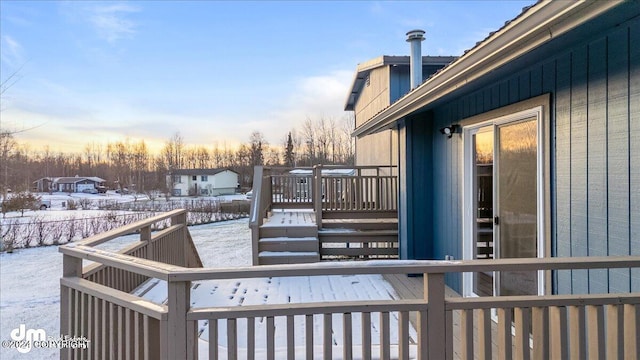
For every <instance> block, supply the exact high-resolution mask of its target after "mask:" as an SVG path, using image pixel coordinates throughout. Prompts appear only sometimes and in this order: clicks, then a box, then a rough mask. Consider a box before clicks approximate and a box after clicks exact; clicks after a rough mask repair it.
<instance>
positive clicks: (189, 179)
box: [167, 169, 238, 196]
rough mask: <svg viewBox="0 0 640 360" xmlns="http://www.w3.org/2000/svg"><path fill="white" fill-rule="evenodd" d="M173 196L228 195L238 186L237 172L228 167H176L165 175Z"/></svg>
mask: <svg viewBox="0 0 640 360" xmlns="http://www.w3.org/2000/svg"><path fill="white" fill-rule="evenodd" d="M167 187H168V188H169V189H171V195H173V196H194V195H205V196H217V195H230V194H234V193H235V192H236V189H237V188H238V173H237V172H235V171H233V170H229V169H177V170H173V171H171V172H170V173H169V175H167Z"/></svg>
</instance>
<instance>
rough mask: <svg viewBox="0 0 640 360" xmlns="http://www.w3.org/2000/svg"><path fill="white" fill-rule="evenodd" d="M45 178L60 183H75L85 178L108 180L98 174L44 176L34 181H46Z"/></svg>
mask: <svg viewBox="0 0 640 360" xmlns="http://www.w3.org/2000/svg"><path fill="white" fill-rule="evenodd" d="M45 180H48V181H51V182H55V183H58V184H74V183H77V182H79V181H83V180H89V181H93V182H97V183H103V182H105V181H106V180H105V179H102V178H99V177H97V176H60V177H43V178H41V179H38V180H36V181H34V183H35V182H39V181H45Z"/></svg>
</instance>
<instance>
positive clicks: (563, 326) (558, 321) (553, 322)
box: [549, 306, 568, 359]
mask: <svg viewBox="0 0 640 360" xmlns="http://www.w3.org/2000/svg"><path fill="white" fill-rule="evenodd" d="M567 344H568V341H567V311H566V308H565V307H564V306H551V307H549V350H550V352H551V357H552V358H556V359H566V358H567V356H568V352H567Z"/></svg>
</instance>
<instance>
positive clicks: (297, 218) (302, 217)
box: [262, 209, 316, 227]
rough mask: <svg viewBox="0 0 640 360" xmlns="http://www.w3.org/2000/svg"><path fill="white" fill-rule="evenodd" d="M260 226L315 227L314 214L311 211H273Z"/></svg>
mask: <svg viewBox="0 0 640 360" xmlns="http://www.w3.org/2000/svg"><path fill="white" fill-rule="evenodd" d="M262 226H263V227H276V226H316V213H315V212H314V211H313V210H311V209H309V210H304V209H302V210H301V209H295V210H290V209H273V210H272V211H271V213H270V216H269V217H268V218H267V220H266V221H265V222H264V224H263V225H262Z"/></svg>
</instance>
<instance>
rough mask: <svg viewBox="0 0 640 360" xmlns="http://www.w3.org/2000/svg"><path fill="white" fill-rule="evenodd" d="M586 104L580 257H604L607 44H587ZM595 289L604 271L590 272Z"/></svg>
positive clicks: (603, 278) (599, 287)
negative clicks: (584, 245) (584, 234)
mask: <svg viewBox="0 0 640 360" xmlns="http://www.w3.org/2000/svg"><path fill="white" fill-rule="evenodd" d="M588 56H589V74H588V76H589V93H588V97H589V105H588V113H589V117H588V120H587V127H588V138H587V143H588V144H589V148H588V160H587V167H588V168H589V169H590V171H589V175H588V178H587V180H588V184H589V189H588V198H587V202H588V203H587V212H588V214H589V216H588V219H587V220H588V222H589V223H588V238H587V240H588V246H589V251H588V252H587V253H586V254H582V255H592V256H599V255H606V254H607V253H606V249H607V248H606V244H607V191H606V189H607V173H606V168H607V141H606V140H607V77H606V74H607V42H606V39H600V40H597V41H594V42H593V43H591V44H590V45H589V53H588ZM589 274H590V275H591V277H590V278H591V280H592V282H593V283H594V288H592V289H591V290H592V291H593V290H596V291H600V290H603V286H605V289H606V281H607V273H606V270H600V269H598V270H589Z"/></svg>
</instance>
